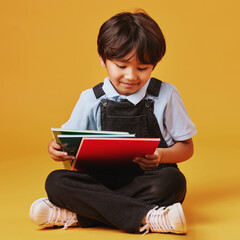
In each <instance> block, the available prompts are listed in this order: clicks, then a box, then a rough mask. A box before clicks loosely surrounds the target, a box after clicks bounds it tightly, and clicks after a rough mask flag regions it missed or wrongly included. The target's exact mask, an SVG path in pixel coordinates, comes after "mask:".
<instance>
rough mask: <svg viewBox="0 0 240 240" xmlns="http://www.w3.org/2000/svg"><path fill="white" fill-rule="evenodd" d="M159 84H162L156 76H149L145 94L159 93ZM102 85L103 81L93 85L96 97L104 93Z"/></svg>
mask: <svg viewBox="0 0 240 240" xmlns="http://www.w3.org/2000/svg"><path fill="white" fill-rule="evenodd" d="M161 84H162V81H160V80H158V79H156V78H151V79H150V83H149V85H148V88H147V94H149V95H152V96H154V97H157V96H158V95H159V91H160V88H161ZM102 86H103V82H101V83H99V84H98V85H96V86H95V87H93V92H94V94H95V97H96V98H97V99H98V98H100V97H101V96H103V95H104V94H105V92H104V91H103V89H102Z"/></svg>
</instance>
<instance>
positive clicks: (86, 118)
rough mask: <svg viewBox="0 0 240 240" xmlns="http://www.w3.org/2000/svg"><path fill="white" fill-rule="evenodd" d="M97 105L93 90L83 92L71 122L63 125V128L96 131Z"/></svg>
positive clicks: (70, 119)
mask: <svg viewBox="0 0 240 240" xmlns="http://www.w3.org/2000/svg"><path fill="white" fill-rule="evenodd" d="M97 105H98V103H97V102H96V98H95V96H94V95H93V91H92V89H88V90H86V91H84V92H82V93H81V95H80V97H79V99H78V101H77V103H76V105H75V107H74V109H73V111H72V114H71V116H70V118H69V120H68V121H67V122H66V123H64V124H63V125H62V128H65V129H81V130H87V129H92V130H95V129H96V126H95V125H96V123H95V121H94V110H96V107H97Z"/></svg>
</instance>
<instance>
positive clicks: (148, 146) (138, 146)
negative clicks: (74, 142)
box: [71, 137, 160, 170]
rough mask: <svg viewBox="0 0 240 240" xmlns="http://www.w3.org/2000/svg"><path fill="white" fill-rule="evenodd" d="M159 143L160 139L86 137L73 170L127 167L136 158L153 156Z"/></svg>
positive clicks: (81, 144)
mask: <svg viewBox="0 0 240 240" xmlns="http://www.w3.org/2000/svg"><path fill="white" fill-rule="evenodd" d="M159 142H160V138H113V137H104V138H100V137H98V138H95V137H84V138H83V139H82V141H81V143H80V146H79V148H78V151H77V155H76V159H75V160H74V162H73V164H72V168H71V169H72V170H86V169H87V170H88V169H93V168H98V167H100V168H104V167H106V168H111V167H113V168H118V167H126V166H128V165H130V164H132V160H133V158H135V157H140V156H145V155H147V154H153V153H154V152H155V150H156V148H157V147H158V144H159Z"/></svg>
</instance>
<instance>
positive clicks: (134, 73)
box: [30, 12, 196, 234]
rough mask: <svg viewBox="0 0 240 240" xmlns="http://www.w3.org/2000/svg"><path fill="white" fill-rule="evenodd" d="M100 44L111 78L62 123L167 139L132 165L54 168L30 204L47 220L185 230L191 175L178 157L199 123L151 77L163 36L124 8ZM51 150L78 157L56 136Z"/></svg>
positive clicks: (34, 214) (186, 153)
mask: <svg viewBox="0 0 240 240" xmlns="http://www.w3.org/2000/svg"><path fill="white" fill-rule="evenodd" d="M97 43H98V53H99V57H100V63H101V65H102V66H103V67H104V68H106V70H107V73H108V78H106V79H105V80H104V83H100V84H98V85H97V86H95V87H94V88H93V89H88V90H86V91H84V92H83V93H82V94H81V96H80V98H79V101H78V102H77V104H76V106H75V108H74V110H73V112H72V115H71V117H70V119H69V120H68V122H66V123H65V124H64V125H63V126H62V127H63V128H68V129H92V130H113V131H127V132H130V133H135V134H136V136H137V137H158V138H161V142H160V144H159V147H158V148H157V150H156V151H155V153H154V154H153V155H146V156H142V157H137V158H135V159H133V162H134V164H133V166H132V167H129V169H124V168H123V169H111V170H106V171H105V172H104V171H100V172H98V171H95V172H94V171H93V172H76V171H69V170H56V171H54V172H52V173H51V174H50V175H49V176H48V178H47V180H46V192H47V195H48V198H41V199H39V200H37V201H35V202H34V203H33V204H32V206H31V209H30V217H31V219H32V221H33V222H34V223H35V224H37V225H40V226H46V227H52V226H54V225H57V226H64V228H67V227H68V226H74V225H79V226H81V227H92V226H100V225H105V226H106V225H107V226H113V227H115V228H118V229H121V230H123V231H125V232H129V233H139V232H143V233H144V234H145V233H148V232H149V231H151V232H170V233H176V234H185V233H186V230H187V226H186V220H185V217H184V213H183V210H182V207H181V203H182V202H183V200H184V197H185V193H186V180H185V177H184V175H183V174H182V173H181V172H180V170H179V169H178V167H177V163H179V162H182V161H185V160H187V159H189V158H190V157H191V156H192V154H193V142H192V136H194V135H195V133H196V129H195V126H194V124H193V123H192V121H191V120H190V118H189V116H188V114H187V112H186V109H185V107H184V105H183V102H182V100H181V98H180V96H179V94H178V91H177V90H176V88H175V87H174V86H172V85H170V84H168V83H165V82H161V81H159V80H157V79H155V78H151V73H152V71H153V69H154V68H155V67H156V65H157V63H158V62H159V61H160V60H161V58H162V57H163V56H164V54H165V50H166V47H165V40H164V36H163V34H162V32H161V30H160V28H159V26H158V25H157V23H156V22H155V21H154V20H153V19H152V18H151V17H150V16H148V15H147V14H146V13H144V12H136V13H129V12H123V13H119V14H117V15H115V16H113V17H112V18H110V19H109V20H107V21H106V22H105V23H104V24H103V25H102V27H101V28H100V31H99V35H98V41H97ZM49 154H50V156H51V157H52V158H53V159H54V160H55V161H65V160H72V159H74V157H73V156H68V155H67V153H65V152H63V151H62V149H61V147H60V146H59V145H58V144H56V143H55V142H54V141H53V140H52V141H51V142H50V143H49Z"/></svg>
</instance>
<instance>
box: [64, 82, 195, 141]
mask: <svg viewBox="0 0 240 240" xmlns="http://www.w3.org/2000/svg"><path fill="white" fill-rule="evenodd" d="M149 82H150V80H148V82H147V83H146V84H145V85H144V86H143V87H142V88H140V89H139V90H138V91H137V92H135V93H133V94H131V95H129V96H124V95H120V94H119V93H118V92H117V91H116V90H115V88H114V87H113V85H112V84H111V82H110V80H109V78H105V80H104V84H103V90H104V92H105V95H103V96H102V97H100V98H98V99H96V97H95V95H94V93H93V89H92V88H91V89H87V90H85V91H83V92H82V93H81V95H80V98H79V100H78V102H77V104H76V105H75V107H74V109H73V112H72V114H71V117H70V119H69V120H68V121H67V122H66V123H65V124H63V125H62V128H66V129H81V130H87V129H88V130H101V117H100V102H101V100H102V99H103V98H107V99H109V100H113V101H116V102H119V101H121V99H127V100H128V101H130V102H132V103H133V104H134V105H136V104H137V103H139V102H140V101H141V100H142V99H143V98H144V97H146V98H149V99H153V100H154V114H155V116H156V118H157V121H158V124H159V127H160V130H161V132H162V135H163V138H164V139H165V141H166V143H167V144H168V146H171V145H173V144H174V141H184V140H187V139H189V138H191V137H193V136H194V135H195V134H196V133H197V131H196V127H195V125H194V124H193V122H192V121H191V119H190V117H189V115H188V113H187V111H186V108H185V106H184V104H183V101H182V99H181V97H180V95H179V93H178V91H177V89H176V88H175V87H174V86H173V85H171V84H169V83H166V82H162V85H161V90H160V93H159V96H158V97H153V96H151V95H146V91H147V87H148V85H149Z"/></svg>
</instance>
